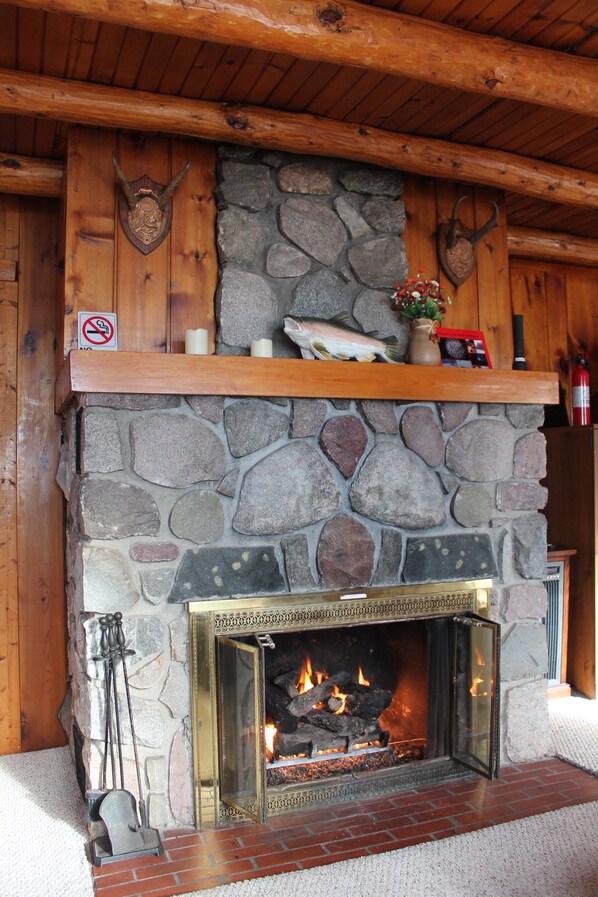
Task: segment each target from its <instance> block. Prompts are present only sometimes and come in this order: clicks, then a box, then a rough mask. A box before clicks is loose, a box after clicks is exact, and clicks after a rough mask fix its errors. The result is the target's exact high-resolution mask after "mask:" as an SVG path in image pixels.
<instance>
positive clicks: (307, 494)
mask: <svg viewBox="0 0 598 897" xmlns="http://www.w3.org/2000/svg"><path fill="white" fill-rule="evenodd" d="M339 504H340V492H339V490H338V487H337V485H336V483H335V480H334V477H333V476H332V474H331V472H330V469H329V468H328V466H327V465H326V463H325V462H324V460H323V458H322V456H321V454H320V453H319V452H318V450H317V449H316V448H314V447H313V446H311V445H309V444H307V443H306V442H293V443H291V444H290V445H287V446H283V447H282V448H279V449H277V450H276V451H275V452H273V453H272V454H271V455H269V456H268V457H267V458H264V459H263V460H262V461H259V462H258V463H257V464H256V465H255V466H254V467H252V468H251V469H250V470H249V471H248V472H247V473H246V475H245V478H244V480H243V484H242V486H241V494H240V496H239V503H238V509H237V513H236V514H235V517H234V519H233V528H234V529H235V530H236V531H237V532H239V533H251V534H254V535H263V534H266V533H287V532H291V531H292V530H295V529H301V528H302V527H304V526H309V525H310V524H311V523H317V521H318V520H324V519H325V518H326V517H330V515H331V514H334V512H335V511H336V510H337V508H338V507H339Z"/></svg>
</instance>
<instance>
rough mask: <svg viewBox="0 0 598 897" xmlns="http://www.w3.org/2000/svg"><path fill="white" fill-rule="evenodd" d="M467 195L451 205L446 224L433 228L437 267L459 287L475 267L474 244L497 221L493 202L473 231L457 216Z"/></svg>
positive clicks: (495, 206)
mask: <svg viewBox="0 0 598 897" xmlns="http://www.w3.org/2000/svg"><path fill="white" fill-rule="evenodd" d="M467 198H468V197H467V196H462V197H461V199H458V200H457V202H456V203H455V205H454V207H453V214H452V215H451V220H450V221H449V223H448V224H439V225H438V230H437V231H436V246H437V250H438V261H439V262H440V267H441V268H442V270H443V271H444V273H445V274H446V276H447V277H448V279H449V280H450V282H451V283H452V284H453V285H454V286H456V287H458V286H460V285H461V284H462V283H465V281H466V280H467V278H468V277H469V276H470V275H471V273H472V272H473V269H474V268H475V247H476V244H477V243H479V242H480V240H482V239H483V238H484V237H485V236H486V234H489V233H490V231H491V230H492V229H493V228H495V227H496V225H497V224H498V212H499V210H498V206H497V204H496V203H495V202H493V203H492V205H493V206H494V214H493V215H492V217H491V218H490V219H489V220H488V221H487V222H486V224H484V225H483V226H482V227H480V228H479V229H478V230H474V229H473V228H471V227H467V225H466V224H463V222H462V221H461V220H460V219H459V218H457V210H458V209H459V206H460V205H461V203H462V202H463V200H464V199H467Z"/></svg>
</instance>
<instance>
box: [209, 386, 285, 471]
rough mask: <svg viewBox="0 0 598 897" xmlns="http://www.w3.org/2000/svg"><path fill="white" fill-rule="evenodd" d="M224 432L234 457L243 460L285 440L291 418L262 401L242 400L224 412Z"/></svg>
mask: <svg viewBox="0 0 598 897" xmlns="http://www.w3.org/2000/svg"><path fill="white" fill-rule="evenodd" d="M224 429H225V432H226V438H227V439H228V447H229V449H230V453H231V455H233V457H235V458H242V457H244V456H245V455H250V454H251V453H252V452H256V451H258V450H259V449H262V448H265V447H266V446H267V445H271V444H272V443H273V442H276V441H277V440H278V439H280V438H281V437H282V436H285V435H286V434H287V432H288V429H289V418H288V417H287V415H286V414H285V412H284V411H279V410H278V408H273V407H272V405H270V404H269V403H268V402H261V401H260V400H259V399H242V400H241V401H239V402H235V403H234V404H233V405H229V406H228V408H227V409H226V411H225V412H224Z"/></svg>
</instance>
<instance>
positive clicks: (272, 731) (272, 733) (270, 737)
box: [264, 723, 278, 757]
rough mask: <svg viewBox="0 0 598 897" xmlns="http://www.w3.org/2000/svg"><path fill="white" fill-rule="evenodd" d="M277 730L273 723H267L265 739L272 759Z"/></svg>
mask: <svg viewBox="0 0 598 897" xmlns="http://www.w3.org/2000/svg"><path fill="white" fill-rule="evenodd" d="M277 731H278V730H277V728H276V726H275V725H273V723H266V728H265V731H264V739H265V741H266V749H267V751H268V753H269V754H270V756H271V757H273V756H274V739H275V738H276V733H277Z"/></svg>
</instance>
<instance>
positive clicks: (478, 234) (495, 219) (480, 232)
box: [468, 202, 499, 246]
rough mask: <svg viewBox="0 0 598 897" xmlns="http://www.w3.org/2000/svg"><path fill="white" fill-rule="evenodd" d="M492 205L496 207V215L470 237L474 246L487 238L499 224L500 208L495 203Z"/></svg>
mask: <svg viewBox="0 0 598 897" xmlns="http://www.w3.org/2000/svg"><path fill="white" fill-rule="evenodd" d="M492 205H493V206H494V214H493V215H492V216H491V217H490V218H489V220H488V221H487V222H486V224H483V225H482V227H480V229H479V230H476V231H474V232H473V233H472V234H470V235H469V237H468V240H469V242H470V243H471V245H472V246H475V244H476V243H479V242H480V240H481V239H482V238H483V237H485V236H486V234H489V233H490V231H491V230H492V229H493V228H495V227H496V225H497V224H498V215H499V208H498V206H497V204H496V203H495V202H493V203H492Z"/></svg>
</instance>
